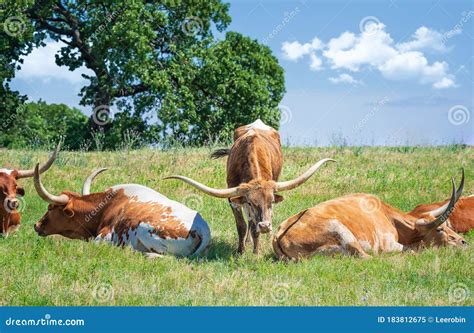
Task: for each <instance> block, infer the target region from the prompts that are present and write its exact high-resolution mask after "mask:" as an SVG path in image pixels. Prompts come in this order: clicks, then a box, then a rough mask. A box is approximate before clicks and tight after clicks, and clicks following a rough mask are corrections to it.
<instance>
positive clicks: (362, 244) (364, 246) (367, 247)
mask: <svg viewBox="0 0 474 333" xmlns="http://www.w3.org/2000/svg"><path fill="white" fill-rule="evenodd" d="M359 245H360V247H362V249H363V250H364V251H366V252H370V251H372V245H371V244H370V242H369V241H368V240H360V241H359Z"/></svg>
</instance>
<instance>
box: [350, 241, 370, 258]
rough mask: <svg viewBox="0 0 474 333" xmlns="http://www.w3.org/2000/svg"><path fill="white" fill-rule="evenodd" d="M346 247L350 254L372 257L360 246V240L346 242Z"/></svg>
mask: <svg viewBox="0 0 474 333" xmlns="http://www.w3.org/2000/svg"><path fill="white" fill-rule="evenodd" d="M344 248H345V249H346V250H347V251H349V253H350V254H352V255H356V256H359V257H361V258H363V259H367V258H370V257H371V256H370V255H368V254H367V252H365V251H364V250H363V249H362V247H361V246H360V244H359V242H351V243H346V244H345V245H344Z"/></svg>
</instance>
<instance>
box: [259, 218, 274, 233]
mask: <svg viewBox="0 0 474 333" xmlns="http://www.w3.org/2000/svg"><path fill="white" fill-rule="evenodd" d="M271 231H272V223H271V222H268V221H263V222H258V223H257V232H259V233H262V234H266V233H269V232H271Z"/></svg>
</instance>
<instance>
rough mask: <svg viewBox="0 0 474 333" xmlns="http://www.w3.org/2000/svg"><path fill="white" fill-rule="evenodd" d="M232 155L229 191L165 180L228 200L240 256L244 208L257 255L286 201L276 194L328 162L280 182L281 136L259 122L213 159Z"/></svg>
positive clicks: (242, 130) (237, 135) (244, 128)
mask: <svg viewBox="0 0 474 333" xmlns="http://www.w3.org/2000/svg"><path fill="white" fill-rule="evenodd" d="M225 155H229V157H228V160H227V186H228V187H229V188H227V189H215V188H211V187H208V186H206V185H203V184H201V183H199V182H197V181H195V180H193V179H190V178H187V177H183V176H171V177H167V178H165V179H180V180H182V181H184V182H185V183H188V184H190V185H192V186H194V187H196V188H197V189H199V190H201V191H203V192H204V193H206V194H209V195H211V196H214V197H217V198H228V199H229V203H230V206H231V208H232V212H233V213H234V217H235V221H236V224H237V232H238V234H239V248H238V252H239V253H243V252H244V251H245V237H246V235H247V225H246V223H245V220H244V217H243V214H242V207H243V209H244V211H245V213H246V215H247V219H248V220H249V228H250V234H251V235H252V239H253V244H254V248H253V250H254V252H255V253H258V248H259V246H258V243H259V235H260V233H267V232H270V231H271V230H272V207H273V204H274V203H278V202H280V201H282V200H283V197H282V196H280V195H278V194H276V192H283V191H287V190H291V189H293V188H295V187H298V186H299V185H301V184H303V183H304V182H305V181H307V180H308V179H309V177H311V176H312V175H313V174H314V173H315V172H316V171H317V170H318V169H319V167H321V166H322V165H323V164H324V163H325V162H328V161H334V160H331V159H323V160H321V161H319V162H318V163H316V164H315V165H313V166H312V167H311V168H309V169H308V170H307V171H306V172H305V173H303V174H302V175H301V176H299V177H297V178H296V179H293V180H291V181H286V182H278V177H279V176H280V172H281V167H282V161H283V158H282V153H281V144H280V135H279V134H278V132H277V131H276V130H275V129H273V128H271V127H270V126H267V125H265V124H264V123H263V122H262V121H261V120H260V119H258V120H257V121H255V122H254V123H252V124H250V125H246V126H241V127H239V128H237V129H236V131H235V133H234V144H233V145H232V148H231V149H230V150H226V149H224V150H219V151H217V152H215V153H214V154H213V157H221V156H225Z"/></svg>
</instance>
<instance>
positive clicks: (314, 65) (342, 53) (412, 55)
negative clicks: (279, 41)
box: [282, 22, 456, 89]
mask: <svg viewBox="0 0 474 333" xmlns="http://www.w3.org/2000/svg"><path fill="white" fill-rule="evenodd" d="M315 40H317V41H318V46H319V47H318V48H314V49H312V48H311V47H310V45H312V43H313V42H312V43H306V44H301V43H299V42H298V41H295V42H292V43H287V42H285V43H283V45H282V50H283V51H284V54H285V57H286V58H287V59H290V60H293V61H298V60H299V59H300V58H302V57H304V56H305V55H309V56H310V60H311V65H310V69H311V70H320V69H322V68H323V67H324V64H323V61H322V59H321V58H319V57H318V55H317V51H319V52H321V53H322V57H323V60H324V63H327V64H328V65H329V66H330V68H332V69H338V70H340V69H345V70H349V71H351V72H358V71H360V70H363V69H366V68H369V69H375V70H378V71H380V73H381V74H382V75H383V77H385V78H386V79H389V80H397V81H415V82H417V83H420V84H431V85H432V87H433V88H436V89H443V88H449V87H455V86H456V84H455V81H454V76H453V75H451V74H449V66H448V64H447V63H446V62H444V61H434V62H432V63H430V62H429V61H428V59H427V58H426V56H425V54H424V53H423V52H422V51H423V50H430V51H435V52H447V51H449V48H447V47H446V45H445V43H444V42H445V38H444V35H443V34H441V33H440V32H438V31H435V30H432V29H429V28H427V27H420V28H419V29H417V30H416V32H415V33H414V34H413V35H412V37H411V40H410V41H408V42H405V43H399V44H396V43H395V42H394V40H393V39H392V38H391V36H390V34H389V33H388V32H386V31H385V25H384V24H383V23H380V22H379V23H371V25H370V29H364V31H362V32H360V33H357V34H356V33H353V32H349V31H346V32H343V33H341V34H340V35H339V36H338V37H335V38H332V39H330V40H329V42H328V43H327V44H326V45H324V44H323V43H322V42H321V41H320V40H319V39H317V38H315V39H313V41H315ZM290 45H291V46H292V47H289V46H290ZM297 46H298V47H297ZM290 49H291V52H290ZM341 75H343V74H341ZM341 75H339V77H337V78H332V79H334V80H331V82H334V81H338V82H337V83H339V82H346V83H350V82H348V81H340V80H341ZM346 75H348V74H346ZM348 76H350V75H348ZM350 77H351V78H352V76H350ZM345 78H346V80H349V79H348V77H345ZM352 79H353V80H355V79H354V78H352ZM355 81H356V82H357V80H355ZM334 83H336V82H334Z"/></svg>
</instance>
